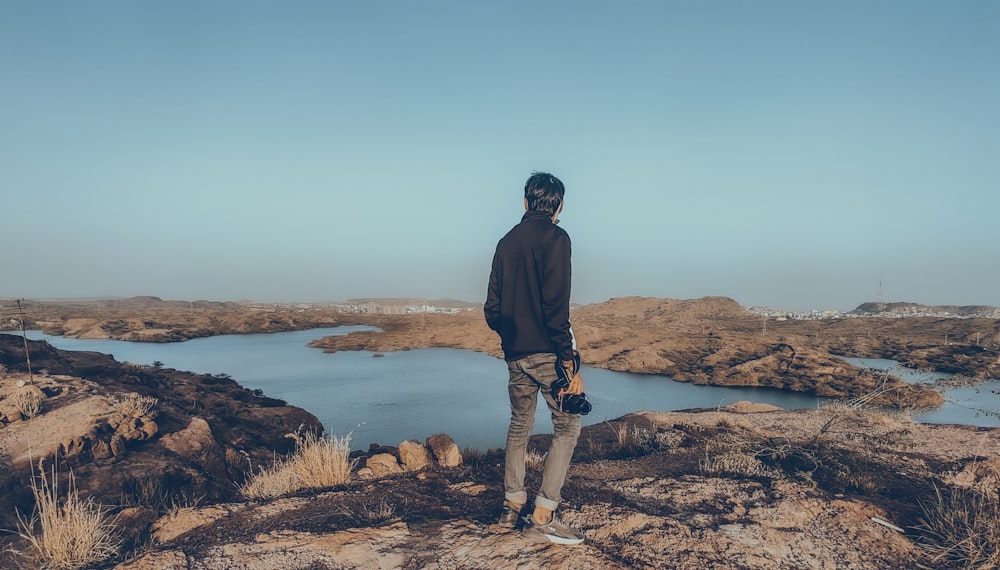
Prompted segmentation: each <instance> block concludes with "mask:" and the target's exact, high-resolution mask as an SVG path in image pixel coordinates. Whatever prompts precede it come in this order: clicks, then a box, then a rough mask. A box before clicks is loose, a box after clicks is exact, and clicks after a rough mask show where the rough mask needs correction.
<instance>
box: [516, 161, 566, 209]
mask: <svg viewBox="0 0 1000 570" xmlns="http://www.w3.org/2000/svg"><path fill="white" fill-rule="evenodd" d="M565 193H566V188H565V187H564V186H563V183H562V181H560V180H559V179H558V178H556V177H555V176H552V175H551V174H549V173H548V172H532V173H531V176H530V177H529V178H528V181H527V182H525V183H524V199H525V200H527V201H528V211H530V212H543V213H545V214H548V215H549V216H554V215H556V212H557V211H559V206H560V205H561V204H562V200H563V194H565Z"/></svg>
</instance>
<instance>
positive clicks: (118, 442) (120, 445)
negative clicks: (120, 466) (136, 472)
mask: <svg viewBox="0 0 1000 570" xmlns="http://www.w3.org/2000/svg"><path fill="white" fill-rule="evenodd" d="M111 453H112V454H113V455H114V456H115V457H117V458H119V459H120V458H122V457H124V456H125V438H124V437H122V436H121V434H117V433H116V434H115V435H113V436H112V437H111Z"/></svg>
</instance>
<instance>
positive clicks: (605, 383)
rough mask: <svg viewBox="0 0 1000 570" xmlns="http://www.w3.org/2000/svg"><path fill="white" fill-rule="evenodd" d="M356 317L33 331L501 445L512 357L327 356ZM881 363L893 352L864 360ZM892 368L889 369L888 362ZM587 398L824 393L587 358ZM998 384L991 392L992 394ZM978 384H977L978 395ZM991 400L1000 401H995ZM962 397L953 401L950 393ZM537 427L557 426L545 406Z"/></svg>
mask: <svg viewBox="0 0 1000 570" xmlns="http://www.w3.org/2000/svg"><path fill="white" fill-rule="evenodd" d="M358 330H374V329H372V328H371V327H365V326H352V327H334V328H323V329H312V330H308V331H295V332H283V333H267V334H247V335H223V336H215V337H208V338H199V339H193V340H189V341H187V342H179V343H162V344H161V343H137V342H124V341H114V340H91V339H72V338H64V337H52V336H46V335H44V334H42V333H41V332H40V331H29V332H28V337H29V338H31V339H33V340H47V341H48V342H49V343H50V344H52V345H53V346H54V347H56V348H59V349H63V350H89V351H95V352H103V353H106V354H111V355H113V356H114V357H115V359H116V360H118V361H120V362H134V363H137V364H146V365H149V364H152V363H153V362H155V361H160V362H162V363H163V364H164V366H166V367H168V368H174V369H177V370H188V371H191V372H196V373H203V374H228V375H230V376H231V377H232V378H233V379H234V380H236V381H237V382H239V383H240V384H241V385H242V386H245V387H247V388H251V389H261V390H263V391H264V392H265V393H266V394H267V395H268V396H272V397H275V398H281V399H283V400H285V401H287V402H288V403H290V404H292V405H295V406H299V407H301V408H304V409H306V410H308V411H309V412H311V413H313V414H314V415H316V417H318V418H319V419H320V421H321V422H323V425H324V427H325V428H326V429H327V431H328V432H333V433H336V434H337V435H344V434H348V433H350V434H351V436H352V441H353V442H354V443H353V447H355V448H362V449H364V448H367V447H368V445H369V444H370V443H373V442H377V443H380V444H383V445H398V444H399V443H400V442H401V441H403V440H406V439H418V440H421V441H422V440H423V439H425V438H426V437H427V436H429V435H432V434H435V433H447V434H448V435H450V436H451V437H452V438H454V439H455V441H456V442H457V443H458V444H459V445H460V446H462V447H471V448H478V449H486V448H490V447H503V446H504V443H505V439H506V430H507V423H508V420H509V415H510V410H509V405H508V402H507V389H506V384H507V367H506V364H505V363H504V362H503V361H502V360H500V359H496V358H493V357H491V356H488V355H485V354H481V353H478V352H473V351H468V350H457V349H445V348H426V349H419V350H410V351H401V352H387V353H385V354H384V356H381V357H374V355H373V354H372V353H371V352H364V351H356V352H354V351H350V352H337V353H332V354H328V353H324V352H323V351H321V350H320V349H316V348H310V347H308V346H306V345H307V344H308V343H309V342H310V341H312V340H315V339H319V338H322V337H324V336H331V335H344V334H348V333H350V332H352V331H358ZM861 362H862V363H861V364H859V365H861V366H866V367H870V368H876V367H878V366H884V365H886V363H892V364H893V365H894V364H895V363H893V362H892V361H876V360H875V359H868V360H862V361H861ZM889 367H891V366H889ZM583 376H584V379H585V381H586V389H587V397H588V399H589V400H590V401H591V402H592V403H593V405H594V410H593V412H591V413H590V415H588V416H584V417H583V423H584V425H592V424H595V423H598V422H601V421H605V420H610V419H614V418H616V417H619V416H622V415H624V414H627V413H630V412H634V411H638V410H681V409H690V408H715V407H719V406H725V405H727V404H731V403H733V402H737V401H740V400H751V401H754V402H766V403H770V404H773V405H776V406H779V407H782V408H785V409H803V408H815V407H817V406H819V405H820V404H821V403H822V402H823V399H822V398H817V397H815V396H810V395H806V394H799V393H795V392H787V391H782V390H774V389H768V388H748V387H724V386H696V385H693V384H689V383H684V382H674V381H673V380H670V379H669V378H668V377H665V376H651V375H642V374H631V373H627V372H614V371H611V370H603V369H600V368H590V367H586V366H584V368H583ZM991 389H992V391H991ZM969 390H972V392H969ZM997 391H1000V383H998V382H996V381H993V382H990V383H986V384H980V385H978V386H976V387H973V388H959V389H952V390H949V391H948V393H947V399H948V400H949V402H948V404H946V406H945V407H943V408H942V409H940V410H935V411H933V412H929V413H927V414H922V415H920V416H917V419H918V420H920V421H926V422H941V423H964V424H974V425H988V426H1000V419H998V418H997V417H996V416H995V415H992V414H990V413H988V412H983V411H981V408H984V407H985V409H987V410H997V409H1000V396H997V394H996V392H997ZM990 397H992V400H991V399H990ZM953 398H954V399H955V400H954V401H953ZM534 431H535V433H545V432H549V433H551V422H550V421H549V418H548V411H547V409H546V408H545V406H544V404H541V403H540V405H539V412H538V414H537V416H536V421H535V430H534Z"/></svg>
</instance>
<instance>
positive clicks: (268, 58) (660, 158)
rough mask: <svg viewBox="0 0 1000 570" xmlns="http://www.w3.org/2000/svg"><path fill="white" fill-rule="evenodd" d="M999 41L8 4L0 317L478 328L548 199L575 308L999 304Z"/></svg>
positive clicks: (505, 16) (583, 10)
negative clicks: (534, 213)
mask: <svg viewBox="0 0 1000 570" xmlns="http://www.w3.org/2000/svg"><path fill="white" fill-rule="evenodd" d="M998 26H1000V3H996V2H988V1H976V0H973V1H969V2H962V3H957V4H945V3H940V2H935V1H929V0H913V1H910V0H907V1H902V0H894V1H888V2H882V3H877V4H872V3H867V2H860V1H848V2H839V3H835V4H812V3H799V2H793V1H790V0H778V1H776V2H769V3H766V4H747V3H744V2H737V1H734V0H724V1H720V2H717V3H711V4H697V3H695V4H692V3H685V2H646V1H640V2H636V3H630V4H627V5H623V6H619V5H614V6H612V5H607V4H605V3H600V2H588V1H585V2H577V3H558V2H557V3H546V4H543V5H538V4H536V3H531V2H526V1H523V0H517V1H514V2H510V3H503V4H489V3H464V2H457V1H454V0H447V1H446V0H433V1H431V2H427V3H421V4H419V5H410V4H403V3H399V4H388V5H384V4H367V3H361V4H355V3H350V4H348V3H327V2H313V1H303V2H299V3H294V4H282V5H277V4H271V3H267V2H259V1H240V2H237V1H230V0H223V1H220V2H213V3H207V4H206V3H200V2H194V1H191V0H181V1H178V2H171V3H169V4H163V3H134V2H127V1H124V0H108V1H106V2H101V3H80V2H73V1H69V0H56V1H54V2H47V3H41V4H40V3H26V2H16V1H12V0H0V71H2V72H3V75H4V77H5V87H4V89H3V90H0V113H2V120H3V124H4V129H3V131H2V133H0V187H2V188H3V194H4V202H3V206H2V207H3V212H4V213H5V214H6V215H5V216H4V220H3V222H2V223H0V241H2V242H3V243H5V244H8V253H7V255H6V257H5V261H6V263H5V264H4V265H5V267H4V270H3V278H2V280H0V296H10V298H36V299H37V298H88V297H90V298H92V297H124V298H128V297H133V296H143V295H148V296H156V297H160V298H163V299H226V298H233V299H256V300H260V301H261V302H303V303H317V302H330V301H328V300H329V299H349V298H357V297H366V296H367V297H380V298H399V297H421V298H454V299H480V298H484V297H485V292H486V285H487V280H488V276H489V270H490V262H491V260H492V256H493V252H494V248H495V246H496V243H497V241H498V240H499V239H500V238H501V237H502V236H503V235H504V233H506V232H507V231H508V230H509V229H510V228H511V227H512V226H513V225H514V224H516V223H517V222H518V220H519V219H520V217H521V214H522V212H523V207H522V191H523V185H524V181H525V179H526V178H527V177H528V175H529V174H530V173H531V172H532V171H534V170H544V171H549V172H551V173H553V174H554V175H556V176H558V177H559V178H560V179H562V180H563V182H564V183H565V184H566V207H565V210H564V211H563V213H562V215H561V216H560V217H561V218H562V220H561V224H560V225H561V226H562V227H564V228H565V229H566V230H567V231H568V232H569V234H570V236H571V238H572V240H573V271H574V279H573V298H572V301H573V302H574V303H576V304H581V305H586V304H592V303H596V302H602V301H604V300H607V299H611V298H617V297H624V296H643V297H659V298H673V299H693V298H700V297H705V296H724V297H728V298H731V299H733V300H735V301H736V302H738V303H739V304H741V305H743V306H745V307H750V306H770V307H780V308H784V309H788V310H810V309H835V310H849V309H851V308H854V307H857V306H858V305H859V304H860V303H864V302H874V301H877V300H883V301H885V302H889V301H888V300H889V299H906V301H898V302H913V303H917V304H922V305H928V306H942V305H955V306H971V305H985V306H1000V263H997V259H996V257H997V256H996V253H995V247H996V246H995V245H994V244H996V243H998V242H1000V227H998V226H997V224H996V223H995V220H994V218H995V212H996V211H998V210H1000V194H998V193H997V192H996V189H997V188H1000V166H998V164H997V161H996V159H995V154H996V150H997V149H1000V106H998V105H996V101H997V100H1000V74H997V73H995V72H994V71H993V70H995V69H997V67H998V64H1000V61H998V59H1000V34H996V33H995V30H996V29H997V27H998ZM277 299H282V301H276V300H277ZM286 299H293V300H286ZM469 302H472V301H469Z"/></svg>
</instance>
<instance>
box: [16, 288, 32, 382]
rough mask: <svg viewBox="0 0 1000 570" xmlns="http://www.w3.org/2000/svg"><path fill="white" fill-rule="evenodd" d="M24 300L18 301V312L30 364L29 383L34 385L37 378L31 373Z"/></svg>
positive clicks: (26, 357)
mask: <svg viewBox="0 0 1000 570" xmlns="http://www.w3.org/2000/svg"><path fill="white" fill-rule="evenodd" d="M22 300H23V299H18V300H17V312H18V314H20V316H21V318H20V323H21V338H23V339H24V359H25V360H26V361H27V362H28V381H29V382H30V383H31V384H34V383H35V376H34V375H33V374H32V373H31V354H29V353H28V333H26V332H24V307H22V306H21V301H22Z"/></svg>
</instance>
